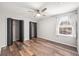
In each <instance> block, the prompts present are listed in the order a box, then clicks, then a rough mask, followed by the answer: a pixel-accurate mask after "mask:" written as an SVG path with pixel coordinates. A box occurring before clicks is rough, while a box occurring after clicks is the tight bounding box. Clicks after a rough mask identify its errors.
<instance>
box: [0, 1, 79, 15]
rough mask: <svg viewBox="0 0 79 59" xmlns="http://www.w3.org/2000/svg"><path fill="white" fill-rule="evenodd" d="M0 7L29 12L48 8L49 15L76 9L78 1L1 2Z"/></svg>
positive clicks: (78, 5)
mask: <svg viewBox="0 0 79 59" xmlns="http://www.w3.org/2000/svg"><path fill="white" fill-rule="evenodd" d="M0 7H1V8H3V9H4V10H7V11H14V12H19V13H28V12H27V11H32V9H40V10H41V9H43V8H47V10H46V13H47V15H56V14H61V13H65V12H69V11H72V10H75V9H76V8H78V7H79V3H78V2H0Z"/></svg>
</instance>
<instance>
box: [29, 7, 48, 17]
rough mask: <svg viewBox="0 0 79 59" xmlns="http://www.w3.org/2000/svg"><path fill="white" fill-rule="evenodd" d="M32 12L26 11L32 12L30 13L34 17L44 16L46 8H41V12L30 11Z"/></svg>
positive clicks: (38, 10)
mask: <svg viewBox="0 0 79 59" xmlns="http://www.w3.org/2000/svg"><path fill="white" fill-rule="evenodd" d="M32 10H33V11H28V12H32V13H34V14H35V15H34V17H36V16H37V17H39V16H46V12H45V11H46V10H47V8H43V9H42V10H40V9H32Z"/></svg>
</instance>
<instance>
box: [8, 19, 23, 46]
mask: <svg viewBox="0 0 79 59" xmlns="http://www.w3.org/2000/svg"><path fill="white" fill-rule="evenodd" d="M14 41H18V42H23V41H24V21H23V20H16V19H12V18H8V19H7V46H10V45H12V44H13V42H14Z"/></svg>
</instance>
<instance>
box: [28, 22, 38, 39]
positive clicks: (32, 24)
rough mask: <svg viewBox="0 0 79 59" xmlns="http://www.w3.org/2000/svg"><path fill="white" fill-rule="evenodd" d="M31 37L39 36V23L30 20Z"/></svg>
mask: <svg viewBox="0 0 79 59" xmlns="http://www.w3.org/2000/svg"><path fill="white" fill-rule="evenodd" d="M29 33H30V34H29V38H30V39H32V38H37V23H36V22H29Z"/></svg>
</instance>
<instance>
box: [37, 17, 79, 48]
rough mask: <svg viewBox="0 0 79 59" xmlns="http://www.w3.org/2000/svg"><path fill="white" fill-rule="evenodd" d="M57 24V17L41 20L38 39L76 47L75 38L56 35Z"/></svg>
mask: <svg viewBox="0 0 79 59" xmlns="http://www.w3.org/2000/svg"><path fill="white" fill-rule="evenodd" d="M75 20H76V19H75ZM71 21H72V20H71ZM57 22H58V21H57V19H56V16H53V17H48V18H43V19H42V18H41V19H39V21H38V27H37V28H38V31H37V33H38V37H40V38H44V39H48V40H51V41H54V42H58V43H62V44H66V45H69V46H73V47H76V46H77V40H76V38H75V37H69V36H61V35H56V25H57Z"/></svg>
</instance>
